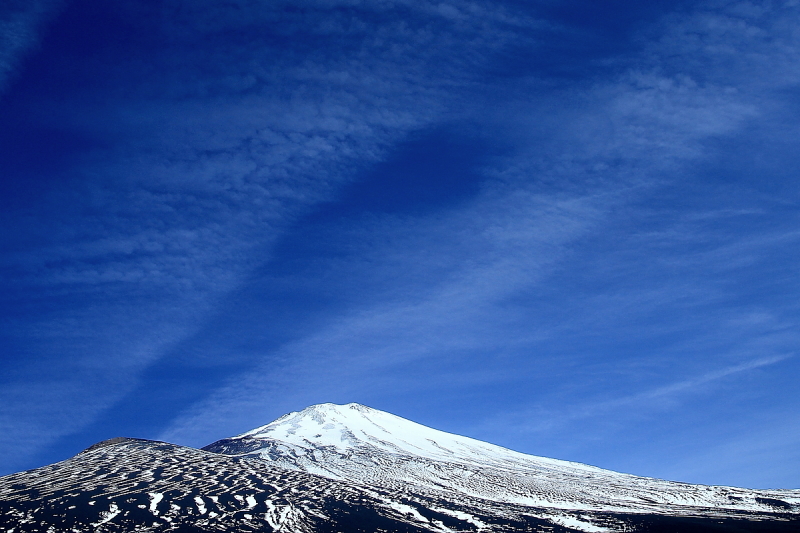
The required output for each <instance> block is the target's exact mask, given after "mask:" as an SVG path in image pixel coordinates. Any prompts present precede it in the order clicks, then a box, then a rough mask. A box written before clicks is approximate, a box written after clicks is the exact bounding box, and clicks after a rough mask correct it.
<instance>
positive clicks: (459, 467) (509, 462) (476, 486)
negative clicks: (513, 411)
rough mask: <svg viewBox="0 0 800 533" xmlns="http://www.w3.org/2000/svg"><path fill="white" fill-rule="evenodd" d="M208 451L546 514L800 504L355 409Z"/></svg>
mask: <svg viewBox="0 0 800 533" xmlns="http://www.w3.org/2000/svg"><path fill="white" fill-rule="evenodd" d="M204 449H205V450H208V451H212V452H216V453H223V454H227V455H237V456H241V457H252V458H258V459H261V460H266V461H269V462H272V463H275V464H277V465H279V466H283V467H285V468H290V469H294V470H303V471H307V472H311V473H315V474H321V475H324V476H327V477H330V478H334V479H343V480H348V481H354V482H357V483H362V484H367V485H372V486H380V487H385V488H390V489H392V490H406V489H407V488H409V487H413V488H414V490H417V491H421V493H427V494H432V495H436V497H444V498H448V499H453V498H456V499H458V498H464V497H466V498H480V499H484V500H488V501H495V502H505V503H511V504H517V505H524V506H532V507H539V508H550V509H564V510H567V509H573V510H579V509H582V510H587V511H588V510H598V509H605V510H615V511H625V512H655V513H662V512H667V511H668V510H669V512H674V509H675V508H676V507H678V508H681V509H700V508H705V509H708V508H715V509H729V510H741V511H748V512H750V511H759V512H764V511H766V510H768V509H771V506H773V505H786V506H790V507H792V506H796V505H798V504H800V492H798V491H754V490H748V489H739V488H734V487H708V486H701V485H690V484H687V483H676V482H670V481H664V480H659V479H652V478H644V477H638V476H633V475H629V474H620V473H618V472H613V471H610V470H604V469H601V468H597V467H593V466H588V465H584V464H580V463H573V462H568V461H561V460H556V459H549V458H545V457H538V456H533V455H527V454H523V453H519V452H515V451H512V450H509V449H507V448H503V447H501V446H496V445H494V444H489V443H486V442H481V441H479V440H476V439H471V438H469V437H462V436H459V435H453V434H451V433H446V432H444V431H439V430H436V429H432V428H429V427H426V426H423V425H421V424H417V423H415V422H411V421H410V420H406V419H405V418H401V417H399V416H396V415H393V414H390V413H386V412H383V411H379V410H377V409H372V408H369V407H366V406H364V405H360V404H355V403H351V404H346V405H335V404H329V403H328V404H319V405H314V406H311V407H308V408H306V409H303V410H302V411H299V412H294V413H289V414H287V415H284V416H282V417H281V418H279V419H277V420H275V421H274V422H272V423H270V424H267V425H265V426H261V427H259V428H256V429H254V430H252V431H248V432H246V433H243V434H241V435H238V436H236V437H233V438H230V439H223V440H221V441H217V442H215V443H213V444H211V445H209V446H207V447H205V448H204ZM775 502H780V503H779V504H776V503H775Z"/></svg>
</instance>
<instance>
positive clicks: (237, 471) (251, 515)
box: [0, 439, 800, 533]
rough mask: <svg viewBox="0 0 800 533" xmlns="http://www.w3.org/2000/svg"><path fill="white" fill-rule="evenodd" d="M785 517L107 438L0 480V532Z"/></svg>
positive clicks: (570, 524)
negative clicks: (407, 480)
mask: <svg viewBox="0 0 800 533" xmlns="http://www.w3.org/2000/svg"><path fill="white" fill-rule="evenodd" d="M799 529H800V521H798V520H797V517H796V515H792V514H790V513H733V514H731V515H730V516H677V517H676V516H659V515H649V514H624V513H609V512H582V511H563V510H553V509H542V508H534V507H527V506H521V505H514V504H508V503H502V502H493V501H489V500H484V499H479V498H470V497H467V496H464V495H461V496H459V497H457V498H442V497H434V496H432V495H430V494H421V493H418V492H415V491H414V490H412V488H411V487H405V488H404V490H394V489H389V488H383V487H377V486H376V487H367V486H364V485H359V484H357V483H352V482H347V481H340V480H333V479H329V478H325V477H321V476H316V475H313V474H309V473H307V472H301V471H296V470H295V471H292V470H286V469H284V468H281V467H279V466H276V465H274V464H270V463H268V462H265V461H263V460H252V459H242V458H237V457H226V456H224V455H217V454H213V453H209V452H203V451H200V450H195V449H193V448H186V447H182V446H175V445H172V444H167V443H163V442H153V441H144V440H137V439H112V440H111V441H106V442H103V443H99V444H97V445H95V446H92V447H91V448H89V449H88V450H86V451H84V452H82V453H80V454H78V455H76V456H75V457H73V458H71V459H68V460H66V461H62V462H60V463H56V464H54V465H50V466H46V467H43V468H37V469H35V470H30V471H27V472H20V473H18V474H14V475H11V476H5V477H2V478H0V531H4V532H7V533H21V532H26V533H28V532H29V533H34V532H36V533H40V532H41V533H44V532H48V533H55V532H61V531H69V532H73V533H84V532H94V533H117V532H129V531H137V532H162V531H163V532H167V531H169V532H185V533H189V532H191V533H206V532H208V533H211V532H217V533H225V532H248V531H250V532H255V531H259V532H273V533H278V532H281V533H335V532H339V533H351V532H352V533H368V532H369V533H379V532H380V533H423V532H438V533H454V532H476V533H477V532H479V533H510V532H522V531H529V532H534V531H536V532H551V533H567V532H579V531H582V532H589V533H592V532H594V533H602V532H606V531H608V532H610V531H620V532H621V531H625V532H638V531H641V532H648V533H668V532H669V533H674V532H677V531H680V532H707V531H709V532H710V531H714V532H716V533H723V532H730V533H733V532H739V533H742V532H753V533H755V532H765V533H766V532H770V533H789V532H796V531H798V530H799Z"/></svg>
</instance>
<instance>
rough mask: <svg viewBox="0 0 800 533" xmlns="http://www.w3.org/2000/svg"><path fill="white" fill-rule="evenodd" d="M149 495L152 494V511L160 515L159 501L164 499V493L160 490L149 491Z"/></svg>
mask: <svg viewBox="0 0 800 533" xmlns="http://www.w3.org/2000/svg"><path fill="white" fill-rule="evenodd" d="M147 495H148V496H150V512H151V513H153V515H155V516H158V509H157V507H158V502H160V501H161V500H163V499H164V495H163V494H161V493H160V492H148V493H147Z"/></svg>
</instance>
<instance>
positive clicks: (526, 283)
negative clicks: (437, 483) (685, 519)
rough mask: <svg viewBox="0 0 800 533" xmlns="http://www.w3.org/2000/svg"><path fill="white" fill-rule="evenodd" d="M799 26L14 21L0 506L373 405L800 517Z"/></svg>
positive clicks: (410, 9)
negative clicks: (159, 444) (47, 478)
mask: <svg viewBox="0 0 800 533" xmlns="http://www.w3.org/2000/svg"><path fill="white" fill-rule="evenodd" d="M642 4H647V5H646V7H644V6H643V5H642ZM798 27H800V6H798V5H796V2H783V1H763V2H748V1H742V2H725V1H710V2H667V1H663V2H641V1H635V0H614V1H605V2H597V1H589V0H585V1H584V0H571V1H559V0H540V1H531V2H521V1H505V2H503V1H496V0H491V1H489V0H486V1H484V0H472V1H461V0H447V1H445V2H439V1H438V0H436V1H427V0H386V1H383V0H370V1H364V2H362V1H359V0H299V1H298V0H293V1H255V0H234V1H231V2H217V1H205V0H192V1H182V0H165V1H160V2H147V1H143V0H138V1H137V0H130V1H128V0H120V1H115V2H107V1H105V0H72V1H70V0H64V1H62V2H57V1H46V0H40V1H25V2H16V1H13V2H4V3H3V4H2V7H0V221H2V232H0V250H1V251H2V256H0V298H1V299H0V324H1V325H2V326H1V327H0V365H1V367H0V406H2V407H0V474H6V473H10V472H13V471H17V470H21V469H26V468H32V467H36V466H40V465H42V464H46V463H50V462H54V461H58V460H61V459H64V458H66V457H69V456H71V455H72V454H74V453H76V452H77V451H79V450H81V449H82V448H84V447H86V446H88V445H90V444H92V443H94V442H96V441H98V440H102V439H106V438H110V437H115V436H135V437H142V438H154V439H164V440H169V441H171V442H176V443H180V444H187V445H191V446H202V445H205V444H208V443H209V442H211V441H214V440H216V439H218V438H222V437H226V436H230V435H234V434H238V433H241V432H243V431H245V430H249V429H251V428H253V427H256V426H258V425H262V424H265V423H267V422H269V421H271V420H273V419H274V418H277V417H278V416H280V415H281V414H284V413H285V412H288V411H292V410H298V409H302V408H303V407H306V406H308V405H311V404H314V403H320V402H335V403H346V402H360V403H364V404H366V405H370V406H372V407H375V408H378V409H383V410H386V411H389V412H392V413H395V414H398V415H401V416H404V417H406V418H409V419H412V420H415V421H418V422H421V423H424V424H426V425H429V426H432V427H435V428H437V429H442V430H445V431H450V432H454V433H458V434H462V435H468V436H471V437H475V438H478V439H482V440H487V441H490V442H493V443H496V444H500V445H504V446H507V447H510V448H513V449H515V450H519V451H522V452H527V453H532V454H536V455H545V456H550V457H556V458H560V459H568V460H573V461H580V462H586V463H590V464H593V465H597V466H601V467H605V468H610V469H614V470H618V471H623V472H630V473H635V474H640V475H647V476H655V477H663V478H668V479H674V480H681V481H689V482H699V483H709V484H730V485H740V486H750V487H782V488H798V487H800V394H798V393H797V390H796V389H797V382H798V377H800V355H798V345H799V344H800V324H799V323H798V322H799V321H800V320H799V319H800V313H799V311H800V276H799V275H798V257H800V211H799V210H798V200H800V190H798V176H797V174H798V170H797V169H798V168H800V146H798V145H800V120H798V117H799V116H800V32H798V30H797V28H798Z"/></svg>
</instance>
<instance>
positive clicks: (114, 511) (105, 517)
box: [92, 502, 121, 527]
mask: <svg viewBox="0 0 800 533" xmlns="http://www.w3.org/2000/svg"><path fill="white" fill-rule="evenodd" d="M120 512H121V511H120V510H119V507H118V506H117V504H116V503H113V502H112V503H111V505H109V507H108V511H103V512H102V513H100V521H99V522H97V523H95V524H92V525H93V526H94V527H97V526H99V525H102V524H105V523H106V522H110V521H111V520H113V519H114V517H116V516H117V515H118V514H119V513H120Z"/></svg>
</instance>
